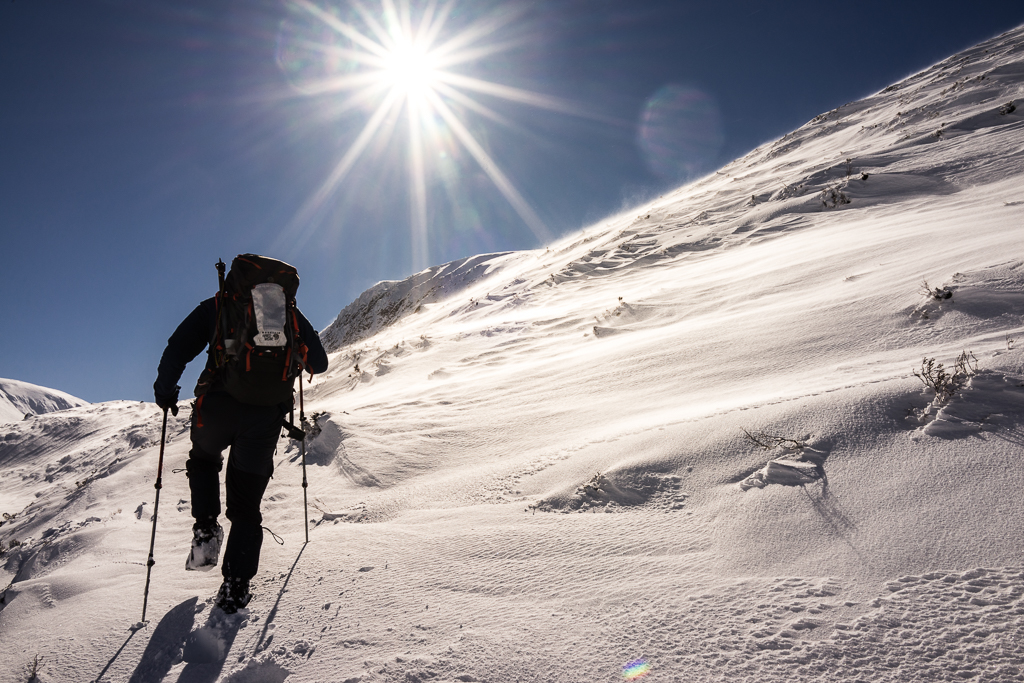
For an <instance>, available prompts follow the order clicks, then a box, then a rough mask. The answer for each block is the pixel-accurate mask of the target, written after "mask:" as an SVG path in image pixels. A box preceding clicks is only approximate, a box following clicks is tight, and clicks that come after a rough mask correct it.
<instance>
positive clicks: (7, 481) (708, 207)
mask: <svg viewBox="0 0 1024 683" xmlns="http://www.w3.org/2000/svg"><path fill="white" fill-rule="evenodd" d="M837 68H856V62H855V60H850V61H848V62H847V63H846V64H845V65H842V66H841V67H840V66H839V65H837ZM1018 102H1019V103H1021V104H1024V28H1019V29H1016V30H1015V31H1012V32H1010V33H1007V34H1005V35H1003V36H1000V37H998V38H995V39H992V40H990V41H988V42H986V43H983V44H981V45H979V46H977V47H975V48H972V49H970V50H968V51H966V52H964V53H961V54H959V55H956V56H954V57H951V58H949V59H947V60H945V61H943V62H941V63H940V64H937V65H935V66H934V67H932V68H930V69H928V70H926V71H924V72H922V73H920V74H917V75H915V76H912V77H910V78H908V79H907V80H906V81H903V82H901V83H899V84H896V85H894V86H892V87H890V88H887V89H886V90H884V91H883V92H880V93H878V94H876V95H873V96H871V97H868V98H866V99H864V100H861V101H859V102H854V103H851V104H848V105H845V106H843V107H840V108H838V109H836V110H833V111H831V112H828V113H825V114H822V115H821V116H819V117H816V118H815V119H814V120H812V121H810V122H809V123H808V124H806V125H805V126H803V127H802V128H800V129H799V130H797V131H794V132H793V133H790V134H789V135H786V136H785V137H783V138H782V139H780V140H777V141H774V142H772V143H769V144H766V145H764V146H763V147H761V148H758V149H756V150H754V151H752V152H751V153H749V154H748V155H747V156H745V157H744V158H742V159H739V160H737V161H735V162H733V163H731V164H729V165H728V166H726V167H724V168H722V169H720V170H719V171H718V172H716V173H713V174H711V175H710V176H708V177H706V178H704V179H702V180H700V181H699V182H696V183H693V184H691V185H687V186H685V187H682V188H680V189H678V190H676V191H675V192H672V193H670V194H666V195H665V196H664V197H661V198H660V199H658V200H657V201H655V202H652V203H650V204H649V205H646V206H642V207H638V208H637V209H636V210H634V211H631V212H627V213H626V214H623V215H620V216H615V217H611V218H609V219H607V220H604V221H601V222H600V223H598V224H595V225H593V226H591V227H589V228H588V229H586V230H584V231H582V232H580V233H578V234H575V235H573V236H571V237H570V238H567V239H564V240H562V241H560V242H557V243H554V244H551V245H550V246H549V247H548V248H546V249H540V250H536V251H530V252H517V253H504V254H492V255H481V256H477V257H473V258H470V259H465V260H463V261H458V262H454V263H450V264H447V265H443V266H437V267H434V268H430V269H428V270H425V271H423V272H422V273H419V274H416V275H414V276H412V277H410V278H409V279H408V280H405V281H403V282H386V283H381V284H379V285H377V286H375V287H374V288H371V289H370V290H368V291H367V292H366V293H364V294H363V295H362V296H361V297H360V298H359V299H358V300H357V301H355V302H353V303H352V304H351V305H349V306H348V307H346V308H345V309H344V310H343V311H342V313H341V315H340V316H339V318H338V320H337V321H336V322H335V323H334V324H332V325H331V326H329V327H328V328H327V329H326V330H324V332H323V333H322V338H323V339H324V341H325V344H326V345H327V347H328V350H329V352H330V353H331V366H330V370H329V371H328V372H327V373H326V374H325V375H323V376H318V377H316V378H315V379H314V380H313V383H312V384H311V385H310V384H307V385H306V386H305V388H304V399H305V405H306V413H307V416H310V417H311V418H312V420H313V422H314V423H315V428H314V433H315V436H313V437H312V438H311V440H310V443H309V451H308V456H307V461H308V463H309V468H308V469H309V480H310V488H309V495H310V502H311V508H310V526H311V528H310V542H309V544H308V545H303V528H302V525H303V522H302V520H303V514H302V489H301V487H300V481H301V472H300V468H299V464H298V456H299V452H298V450H297V448H296V447H295V445H294V444H292V443H289V442H288V441H287V440H284V439H282V441H281V443H280V448H279V451H278V467H277V471H276V474H275V479H274V480H273V481H272V482H271V485H270V488H269V490H268V493H267V498H266V501H265V504H264V515H265V522H264V523H265V524H266V525H267V526H268V527H269V528H270V529H272V530H273V531H274V532H275V533H276V534H278V535H280V536H281V537H282V538H283V540H284V544H283V545H277V544H275V543H274V542H273V540H272V539H271V538H270V536H269V535H268V536H267V540H266V542H265V544H264V550H263V556H262V566H261V569H260V573H259V575H258V576H257V578H256V580H255V582H254V592H255V596H256V597H255V599H254V600H253V602H252V604H251V605H250V606H249V608H248V609H247V610H243V611H242V612H241V613H240V616H238V617H235V618H234V619H232V620H228V621H227V622H225V621H223V619H221V620H217V619H215V618H214V617H213V615H211V612H212V609H211V604H212V599H213V596H214V594H215V592H216V589H217V586H218V585H219V576H218V575H217V573H216V572H210V573H206V574H202V575H198V576H197V575H196V574H195V573H191V572H189V573H186V572H185V571H184V562H185V558H186V556H187V553H188V541H189V538H190V527H191V523H192V519H191V517H190V514H189V503H188V498H189V496H188V487H187V480H186V479H185V477H184V474H183V473H182V472H181V471H180V470H181V468H182V467H183V466H184V461H185V458H186V455H187V451H188V448H189V440H188V424H187V417H188V415H187V413H188V410H183V411H182V413H181V414H180V415H179V417H178V418H172V419H171V420H170V423H169V430H168V434H169V438H168V441H167V453H166V458H167V460H166V463H165V469H164V479H163V485H164V488H163V490H162V493H161V503H160V511H159V526H158V532H157V547H156V553H155V556H156V565H155V566H154V568H153V581H152V587H151V592H150V598H149V623H148V624H146V625H143V626H142V627H141V628H139V629H138V630H131V628H132V626H133V625H134V624H135V623H136V622H138V621H139V619H140V613H141V606H142V592H143V585H144V582H145V575H146V567H145V560H146V552H147V549H148V542H149V534H150V530H151V528H152V526H151V525H152V519H151V514H152V506H153V494H154V491H153V482H154V479H155V477H156V462H157V457H156V456H157V452H158V447H159V436H160V413H159V411H158V409H157V408H156V407H155V406H154V405H152V404H140V403H130V402H113V403H104V404H96V405H87V406H81V407H75V408H71V409H68V410H63V411H60V412H56V413H50V414H47V415H41V416H38V417H35V418H33V419H30V420H24V421H20V422H12V423H9V424H6V425H3V426H2V427H0V467H2V469H0V508H2V509H0V512H4V513H7V514H6V515H5V517H4V523H3V525H2V526H0V541H2V542H3V544H4V545H3V550H4V551H5V555H4V557H3V561H4V562H5V563H6V564H5V565H4V572H3V579H4V580H3V583H4V585H6V584H7V583H8V582H9V583H10V585H9V586H8V587H7V589H6V591H5V593H4V602H3V604H2V605H0V609H2V611H0V658H2V661H3V662H4V666H3V667H0V681H24V680H26V679H27V677H28V675H29V672H30V671H31V670H32V669H33V666H35V668H36V670H37V673H38V677H39V679H40V680H44V681H71V680H103V681H128V680H130V681H217V680H220V681H225V682H227V681H230V682H232V683H242V682H256V681H283V680H287V681H289V682H291V681H347V682H349V683H354V682H357V681H358V682H362V683H368V682H371V681H496V682H500V681H533V680H545V681H587V682H593V681H614V680H623V679H631V678H637V677H640V676H644V677H646V679H647V680H650V681H708V680H729V681H759V682H764V681H769V682H770V681H780V682H781V681H786V682H787V683H789V682H791V681H825V680H864V681H936V680H964V679H970V680H978V681H1018V680H1022V676H1024V621H1022V614H1024V600H1022V596H1024V560H1022V557H1024V555H1022V553H1024V524H1022V522H1024V511H1022V509H1021V505H1020V492H1021V490H1024V468H1022V467H1021V454H1022V448H1024V350H1022V349H1024V339H1021V335H1022V333H1024V240H1022V234H1024V233H1022V229H1024V108H1021V106H1020V105H1018V104H1017V103H1018ZM752 106H753V105H752ZM925 282H927V285H925ZM314 286H315V285H314ZM947 291H948V292H949V293H950V294H951V296H949V297H948V298H946V297H945V292H947ZM936 292H938V296H937V295H936ZM300 304H301V301H300ZM343 304H344V302H339V306H340V305H343ZM174 322H176V321H168V325H169V328H168V329H170V327H171V326H173V323H174ZM159 352H160V349H154V350H153V358H154V372H155V366H156V360H157V358H158V355H159ZM964 352H969V354H968V355H966V356H965V357H966V358H967V359H968V360H967V361H966V365H961V366H960V368H959V370H958V369H957V367H956V359H957V358H958V357H960V356H961V354H962V353H964ZM924 359H934V360H933V361H932V363H933V365H932V366H931V367H932V369H933V370H932V373H931V376H932V378H934V377H935V376H936V375H935V369H936V368H937V364H938V363H942V364H943V372H945V373H946V376H947V377H949V378H951V379H950V380H949V381H951V382H953V385H952V386H951V391H950V393H949V395H948V396H944V395H942V394H941V393H937V392H936V391H934V389H932V388H927V387H926V386H925V384H924V383H923V382H922V380H921V379H919V378H918V377H916V376H915V375H914V371H917V372H918V373H920V374H927V373H926V372H925V368H924V367H923V362H925V363H926V362H927V361H926V360H924ZM197 362H198V361H197ZM942 386H950V385H948V384H946V385H942ZM940 388H941V387H940ZM755 441H760V442H761V444H762V445H764V446H766V447H761V445H758V444H757V443H755ZM203 626H208V627H209V628H208V629H207V630H204V631H202V632H201V635H199V636H194V637H192V638H189V633H190V631H193V630H194V629H199V628H200V627H203ZM186 641H187V642H188V643H189V645H188V646H187V647H186Z"/></svg>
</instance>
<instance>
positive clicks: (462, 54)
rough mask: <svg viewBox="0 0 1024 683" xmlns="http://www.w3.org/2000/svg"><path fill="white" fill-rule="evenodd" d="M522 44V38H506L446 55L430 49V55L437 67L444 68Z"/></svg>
mask: <svg viewBox="0 0 1024 683" xmlns="http://www.w3.org/2000/svg"><path fill="white" fill-rule="evenodd" d="M522 44H523V41H522V40H508V41H505V42H503V43H491V44H490V45H481V46H479V47H474V48H465V49H463V50H460V51H458V52H453V53H451V54H449V55H448V57H438V56H436V54H435V53H434V52H433V51H431V56H432V57H434V63H435V65H436V67H437V68H439V69H440V68H444V67H449V66H456V65H458V64H465V63H467V62H473V61H476V60H478V59H483V58H484V57H490V56H491V55H495V54H498V53H500V52H506V51H508V50H510V49H512V48H514V47H519V46H520V45H522Z"/></svg>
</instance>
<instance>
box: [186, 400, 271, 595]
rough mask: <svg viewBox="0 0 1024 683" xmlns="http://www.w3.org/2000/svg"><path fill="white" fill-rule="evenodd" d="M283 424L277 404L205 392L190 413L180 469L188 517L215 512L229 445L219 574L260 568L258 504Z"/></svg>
mask: <svg viewBox="0 0 1024 683" xmlns="http://www.w3.org/2000/svg"><path fill="white" fill-rule="evenodd" d="M283 422H284V409H283V407H282V406H254V405H248V404H245V403H240V402H239V401H237V400H235V399H234V398H232V397H231V396H230V395H228V394H224V393H219V392H214V393H207V394H205V395H204V396H203V397H202V401H201V402H199V403H198V405H197V408H196V409H195V410H194V412H193V415H192V433H191V436H192V450H191V451H189V454H188V462H187V463H186V464H185V469H186V470H187V472H188V482H189V489H190V490H191V492H192V516H193V517H194V518H195V520H196V522H197V523H199V524H206V523H212V522H215V521H216V520H217V517H219V516H220V471H221V468H222V465H223V462H224V458H223V456H222V455H221V453H222V452H223V451H224V449H225V448H228V447H229V446H230V448H231V450H230V452H229V455H228V467H227V474H226V475H225V482H224V484H225V486H224V488H225V493H226V498H227V518H228V519H229V520H231V531H230V532H229V533H228V542H227V546H226V548H225V549H224V560H223V562H222V563H221V573H222V574H223V575H224V577H225V578H235V579H245V580H246V581H248V580H249V579H251V578H252V577H253V576H255V575H256V572H257V571H258V570H259V563H260V548H261V547H262V546H263V526H262V523H263V515H262V514H260V502H261V501H262V500H263V493H264V492H265V491H266V490H267V483H268V482H269V481H270V475H271V474H273V473H274V451H275V450H276V448H277V440H278V438H279V437H280V435H281V426H282V424H283Z"/></svg>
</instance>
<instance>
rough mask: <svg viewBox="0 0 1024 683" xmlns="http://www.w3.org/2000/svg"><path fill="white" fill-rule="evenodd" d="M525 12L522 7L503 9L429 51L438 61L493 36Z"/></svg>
mask: <svg viewBox="0 0 1024 683" xmlns="http://www.w3.org/2000/svg"><path fill="white" fill-rule="evenodd" d="M525 11H526V10H525V8H522V7H520V8H517V9H508V8H505V9H504V11H503V12H502V13H501V14H500V15H499V14H494V15H491V16H489V17H485V18H483V19H481V20H479V21H477V22H475V23H474V24H472V25H470V26H469V27H468V28H466V29H463V30H462V31H460V32H459V33H457V34H456V35H455V36H453V37H451V38H449V39H448V40H447V41H445V42H444V43H441V44H440V45H438V46H437V47H436V48H434V49H433V50H431V52H432V53H433V54H434V55H436V56H437V58H438V59H440V58H442V57H444V56H445V55H447V54H450V53H452V52H454V51H456V50H458V49H460V48H462V47H465V46H468V45H472V44H473V43H475V42H477V41H478V40H482V39H484V38H486V37H487V36H490V35H493V34H494V33H495V32H496V31H497V30H498V29H500V28H501V27H503V26H506V25H508V24H510V23H512V22H513V21H515V20H516V19H518V18H519V17H520V16H521V15H522V14H523V13H524V12H525Z"/></svg>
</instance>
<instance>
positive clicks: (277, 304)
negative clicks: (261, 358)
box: [252, 282, 288, 346]
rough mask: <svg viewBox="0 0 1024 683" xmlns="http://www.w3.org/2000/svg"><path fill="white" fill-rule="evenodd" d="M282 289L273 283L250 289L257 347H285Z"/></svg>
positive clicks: (285, 322) (285, 323)
mask: <svg viewBox="0 0 1024 683" xmlns="http://www.w3.org/2000/svg"><path fill="white" fill-rule="evenodd" d="M285 304H286V302H285V296H284V289H283V288H282V287H281V285H278V284H275V283H273V282H265V283H263V284H259V285H256V286H254V287H253V288H252V308H253V313H254V315H255V317H256V338H255V339H254V340H253V341H254V342H255V343H256V345H257V346H285V345H286V344H287V343H288V340H287V337H286V335H285V326H286V325H287V324H288V315H287V309H286V305H285Z"/></svg>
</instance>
